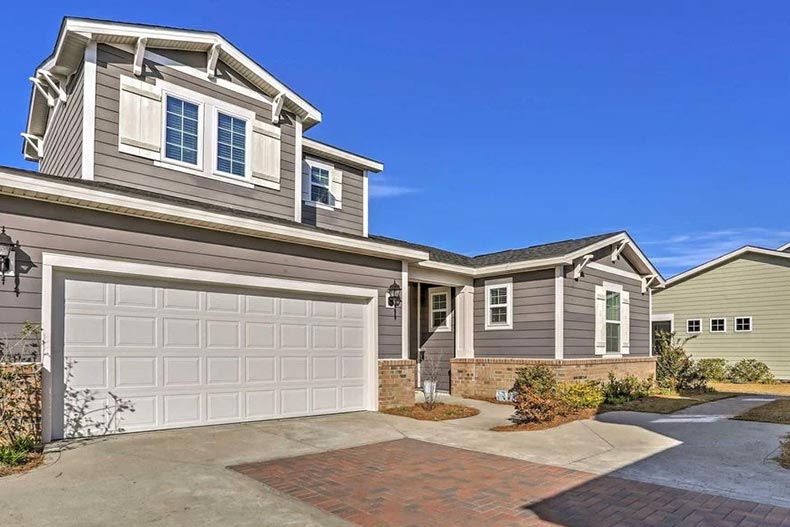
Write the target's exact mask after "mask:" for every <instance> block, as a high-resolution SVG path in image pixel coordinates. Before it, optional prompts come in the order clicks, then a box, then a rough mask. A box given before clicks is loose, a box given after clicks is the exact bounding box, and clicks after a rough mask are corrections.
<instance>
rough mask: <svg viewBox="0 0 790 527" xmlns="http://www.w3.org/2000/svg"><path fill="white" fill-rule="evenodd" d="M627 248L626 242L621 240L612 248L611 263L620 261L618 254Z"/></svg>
mask: <svg viewBox="0 0 790 527" xmlns="http://www.w3.org/2000/svg"><path fill="white" fill-rule="evenodd" d="M627 246H628V240H623V241H621V242H620V243H618V244H617V245H614V246H612V262H616V261H617V260H619V259H620V253H622V252H623V249H625V248H626V247H627Z"/></svg>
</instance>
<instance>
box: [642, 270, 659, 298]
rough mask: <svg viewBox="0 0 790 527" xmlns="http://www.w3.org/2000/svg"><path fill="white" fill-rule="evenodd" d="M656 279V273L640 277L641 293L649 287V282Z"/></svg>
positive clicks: (645, 291)
mask: <svg viewBox="0 0 790 527" xmlns="http://www.w3.org/2000/svg"><path fill="white" fill-rule="evenodd" d="M657 279H658V275H655V274H649V275H646V276H643V277H642V294H643V295H644V294H645V293H647V290H648V288H649V287H650V284H652V283H653V281H654V280H657Z"/></svg>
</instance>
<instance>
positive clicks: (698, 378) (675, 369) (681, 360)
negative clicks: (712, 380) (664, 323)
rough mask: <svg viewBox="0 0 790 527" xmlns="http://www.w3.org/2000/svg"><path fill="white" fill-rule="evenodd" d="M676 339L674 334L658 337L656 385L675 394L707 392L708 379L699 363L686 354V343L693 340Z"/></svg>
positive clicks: (663, 334)
mask: <svg viewBox="0 0 790 527" xmlns="http://www.w3.org/2000/svg"><path fill="white" fill-rule="evenodd" d="M693 338H694V337H689V338H686V339H680V338H676V337H675V334H674V333H666V332H662V333H659V334H658V335H657V336H656V342H655V347H656V353H657V358H656V383H657V384H658V386H659V387H660V388H665V389H669V390H671V391H673V392H690V391H707V390H708V389H709V388H708V378H707V377H706V376H705V373H704V371H703V370H702V369H701V368H699V366H698V365H697V363H696V362H695V361H694V360H693V359H692V358H691V357H690V356H689V355H688V354H687V353H686V350H685V346H686V342H688V341H689V340H691V339H693Z"/></svg>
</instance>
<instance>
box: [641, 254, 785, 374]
mask: <svg viewBox="0 0 790 527" xmlns="http://www.w3.org/2000/svg"><path fill="white" fill-rule="evenodd" d="M653 313H654V314H656V315H659V314H672V315H674V321H675V332H676V334H677V336H678V337H680V338H686V337H690V336H692V335H689V334H688V333H687V332H686V321H687V320H688V319H701V320H702V333H700V334H698V335H697V336H696V337H694V338H693V339H691V340H689V341H688V342H687V343H686V346H685V347H686V351H688V352H689V353H690V354H691V355H692V356H693V357H694V358H697V359H704V358H722V359H726V360H727V361H730V362H735V361H738V360H741V359H757V360H760V361H763V362H765V363H766V364H767V365H768V366H769V367H770V368H771V370H772V371H773V372H774V375H776V376H777V377H779V378H782V379H790V262H788V261H787V260H786V259H784V258H777V257H771V256H769V255H757V254H745V255H743V256H741V257H739V258H737V259H734V260H730V261H729V262H726V263H724V264H722V265H719V266H717V267H714V268H712V269H709V270H707V271H705V272H703V273H701V274H698V275H696V276H692V277H691V278H688V279H686V280H683V281H681V282H678V283H676V284H673V285H671V286H670V287H668V288H666V289H665V290H663V291H657V292H655V293H654V294H653ZM721 317H724V318H726V319H727V331H726V333H711V332H710V319H711V318H721ZM735 317H752V331H751V332H737V333H736V332H735V331H734V329H735Z"/></svg>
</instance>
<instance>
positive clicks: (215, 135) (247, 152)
mask: <svg viewBox="0 0 790 527" xmlns="http://www.w3.org/2000/svg"><path fill="white" fill-rule="evenodd" d="M213 108H214V121H213V122H212V123H211V131H212V137H211V146H212V148H213V152H212V156H211V157H212V161H213V162H212V166H213V168H214V172H213V174H214V175H215V176H220V177H222V178H228V179H236V180H242V181H250V180H251V179H252V123H253V121H254V120H255V114H253V116H252V119H250V117H249V113H247V112H245V113H244V114H241V113H238V112H237V111H236V110H234V111H231V110H229V109H227V108H225V107H223V106H222V105H213ZM242 111H243V110H242ZM220 113H222V114H225V115H227V116H230V117H233V118H235V119H239V120H240V121H244V175H243V176H237V175H236V174H233V173H231V172H224V171H222V170H220V169H219V167H218V166H217V165H218V164H219V114H220Z"/></svg>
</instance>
